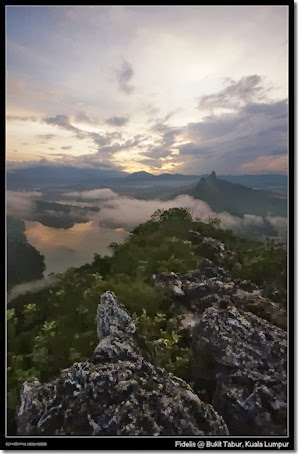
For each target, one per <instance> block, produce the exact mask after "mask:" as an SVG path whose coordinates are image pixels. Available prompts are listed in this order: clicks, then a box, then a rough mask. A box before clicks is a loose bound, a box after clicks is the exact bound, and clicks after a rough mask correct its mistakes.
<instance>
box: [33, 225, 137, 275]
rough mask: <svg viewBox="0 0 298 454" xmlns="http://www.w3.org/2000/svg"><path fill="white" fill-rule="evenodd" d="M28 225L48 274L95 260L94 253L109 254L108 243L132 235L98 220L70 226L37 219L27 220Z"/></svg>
mask: <svg viewBox="0 0 298 454" xmlns="http://www.w3.org/2000/svg"><path fill="white" fill-rule="evenodd" d="M25 227H26V230H25V234H26V236H27V239H28V242H29V243H30V244H32V246H34V247H35V248H36V249H37V250H38V251H39V252H40V253H41V254H43V255H44V257H45V264H46V273H45V274H48V273H51V272H55V273H61V272H64V271H66V270H67V269H68V268H70V267H72V266H74V267H77V266H81V265H84V264H85V263H88V262H91V261H92V259H93V256H94V253H98V254H102V255H104V254H106V255H109V254H110V251H109V250H108V249H107V247H108V245H109V244H110V243H112V242H117V243H120V242H123V241H124V239H125V238H127V236H128V235H129V233H128V232H127V231H125V230H124V229H122V228H117V229H114V230H113V229H106V228H102V227H100V226H99V225H98V221H97V222H96V221H95V220H92V221H89V222H86V223H84V224H82V223H80V224H75V225H74V226H73V227H71V228H70V229H62V228H54V227H47V226H44V225H43V224H41V223H40V222H35V221H26V222H25Z"/></svg>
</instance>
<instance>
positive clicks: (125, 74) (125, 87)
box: [116, 60, 134, 95]
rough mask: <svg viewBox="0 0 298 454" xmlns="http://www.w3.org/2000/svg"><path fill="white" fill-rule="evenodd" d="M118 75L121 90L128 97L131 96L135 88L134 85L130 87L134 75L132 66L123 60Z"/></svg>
mask: <svg viewBox="0 0 298 454" xmlns="http://www.w3.org/2000/svg"><path fill="white" fill-rule="evenodd" d="M116 75H117V81H118V84H119V89H120V90H121V91H123V92H124V93H126V94H127V95H130V94H131V93H132V92H133V90H134V87H133V86H132V85H129V82H130V80H131V79H132V77H133V75H134V71H133V68H132V66H131V64H130V63H128V61H126V60H123V62H122V66H121V68H120V69H119V70H117V72H116Z"/></svg>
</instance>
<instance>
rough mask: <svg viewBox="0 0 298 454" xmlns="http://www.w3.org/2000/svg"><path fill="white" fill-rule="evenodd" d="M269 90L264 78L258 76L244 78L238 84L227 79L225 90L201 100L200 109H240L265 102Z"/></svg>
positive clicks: (203, 97)
mask: <svg viewBox="0 0 298 454" xmlns="http://www.w3.org/2000/svg"><path fill="white" fill-rule="evenodd" d="M268 89H269V88H265V87H264V83H263V79H262V77H261V76H259V75H257V74H254V75H251V76H245V77H242V78H241V79H240V80H238V82H236V81H235V80H232V79H226V87H225V88H224V89H223V90H221V91H219V92H218V93H213V94H211V95H205V96H202V97H201V98H200V101H199V104H198V109H213V108H219V107H224V108H229V107H232V108H238V107H240V106H241V105H243V104H246V103H250V102H253V101H256V100H257V101H260V100H264V99H265V98H266V93H267V91H268Z"/></svg>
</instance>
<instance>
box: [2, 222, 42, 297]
mask: <svg viewBox="0 0 298 454" xmlns="http://www.w3.org/2000/svg"><path fill="white" fill-rule="evenodd" d="M6 222H7V228H6V231H7V286H8V289H10V288H11V287H12V286H14V285H16V284H19V283H21V282H28V281H34V280H37V279H41V278H42V277H43V272H44V270H45V264H44V257H43V255H41V254H40V253H39V252H38V251H37V250H36V249H35V248H34V247H33V246H31V244H29V243H28V241H27V238H26V236H25V233H24V232H25V224H24V221H22V220H20V219H17V218H14V217H12V216H7V221H6Z"/></svg>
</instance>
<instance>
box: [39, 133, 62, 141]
mask: <svg viewBox="0 0 298 454" xmlns="http://www.w3.org/2000/svg"><path fill="white" fill-rule="evenodd" d="M37 137H38V138H39V139H41V140H42V142H41V143H46V142H47V141H49V140H53V139H56V138H57V136H56V134H39V135H38V136H37Z"/></svg>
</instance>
